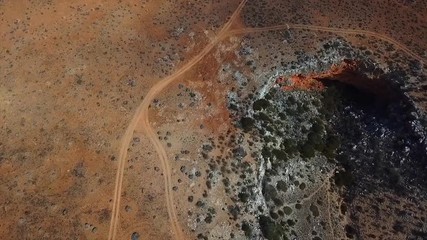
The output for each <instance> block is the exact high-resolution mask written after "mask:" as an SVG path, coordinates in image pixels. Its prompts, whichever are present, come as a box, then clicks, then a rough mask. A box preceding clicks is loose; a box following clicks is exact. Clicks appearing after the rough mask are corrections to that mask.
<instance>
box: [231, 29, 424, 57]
mask: <svg viewBox="0 0 427 240" xmlns="http://www.w3.org/2000/svg"><path fill="white" fill-rule="evenodd" d="M283 29H304V30H312V31H321V32H331V33H341V34H352V35H356V34H360V35H366V36H371V37H375V38H378V39H381V40H383V41H386V42H388V43H391V44H393V45H395V46H396V47H397V48H398V49H400V50H401V51H403V52H404V53H406V54H408V55H409V56H411V57H413V58H414V59H416V60H418V61H420V62H421V63H422V64H424V63H425V62H426V59H424V58H422V57H421V56H419V55H418V54H416V53H415V52H413V51H412V50H410V49H409V48H407V47H406V46H405V45H403V44H402V43H400V42H398V41H396V40H394V39H393V38H391V37H389V36H386V35H383V34H380V33H377V32H372V31H368V30H357V29H341V28H333V27H322V26H315V25H304V24H282V25H277V26H272V27H260V28H243V29H236V30H232V31H229V32H228V35H229V36H232V35H238V34H247V33H257V32H265V31H274V30H283Z"/></svg>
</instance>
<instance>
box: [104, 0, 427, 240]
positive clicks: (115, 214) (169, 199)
mask: <svg viewBox="0 0 427 240" xmlns="http://www.w3.org/2000/svg"><path fill="white" fill-rule="evenodd" d="M246 2H247V0H243V1H242V2H241V3H240V4H239V6H238V8H237V9H236V10H235V12H234V13H233V15H232V16H231V17H230V20H229V21H228V22H227V23H226V24H225V25H224V26H223V28H222V29H221V30H220V32H219V33H218V35H217V36H216V37H215V38H214V39H213V40H212V42H210V43H209V44H208V45H207V46H206V47H205V48H204V49H203V50H202V51H201V52H200V53H199V54H198V55H196V56H195V57H194V58H193V59H192V60H191V61H189V62H188V63H186V64H185V65H184V66H183V67H182V68H180V69H178V70H177V71H176V72H175V73H174V74H172V75H170V76H168V77H166V78H164V79H162V80H161V81H160V82H158V83H157V84H156V85H154V86H153V87H152V88H151V89H150V91H149V92H148V94H147V95H146V97H145V98H144V100H143V102H142V103H141V104H140V105H139V107H138V108H137V110H136V112H135V114H134V117H133V118H132V120H131V122H130V124H129V126H128V128H127V129H126V132H125V134H124V136H123V138H122V142H121V143H122V145H121V148H120V155H119V158H118V168H117V174H116V181H115V191H114V197H113V209H112V217H111V222H110V230H109V235H108V239H115V237H116V234H117V225H118V220H119V213H120V201H121V192H122V185H123V173H124V167H125V163H126V158H127V150H128V147H129V145H130V142H131V139H132V137H133V132H134V130H135V128H136V126H137V125H138V123H140V124H142V127H143V129H144V131H145V132H146V134H147V137H148V138H149V139H150V140H151V142H152V144H153V145H154V148H155V149H156V151H157V153H158V156H159V159H160V161H161V166H162V169H163V172H164V174H163V176H164V188H165V195H166V204H167V209H168V215H169V219H170V221H171V226H172V231H173V235H174V236H175V238H176V239H184V233H183V231H182V229H181V227H180V224H179V221H178V217H177V214H176V211H175V206H174V200H173V193H172V180H171V173H172V172H171V168H170V165H169V162H168V157H167V153H166V151H165V149H164V148H163V145H162V143H161V142H160V141H159V140H158V138H157V136H156V133H155V131H154V129H153V128H152V127H151V125H150V123H149V116H148V109H149V106H150V104H151V102H152V101H153V99H154V98H155V96H157V94H158V93H160V92H161V91H162V90H163V89H165V88H166V87H167V86H168V85H169V84H170V83H172V82H173V81H174V80H176V79H177V78H178V77H179V76H181V75H182V74H183V73H185V72H186V71H188V70H189V69H191V68H192V67H193V66H194V65H195V64H197V63H198V62H200V60H202V59H203V57H204V56H205V55H206V54H208V53H209V52H210V51H211V50H212V49H213V48H214V47H215V46H216V44H218V43H219V42H220V41H222V40H223V39H225V38H227V37H230V36H233V35H239V34H248V33H256V32H264V31H274V30H283V29H290V28H294V29H305V30H313V31H324V32H333V33H343V34H361V35H368V36H373V37H376V38H378V39H381V40H384V41H386V42H389V43H392V44H393V45H395V46H397V47H398V48H399V49H400V50H401V51H403V52H405V53H406V54H408V55H409V56H411V57H413V58H414V59H417V60H418V61H420V62H421V63H423V64H424V62H425V59H423V58H422V57H420V56H419V55H417V54H416V53H414V52H413V51H411V50H410V49H409V48H407V47H406V46H405V45H403V44H401V43H399V42H398V41H396V40H394V39H393V38H391V37H388V36H386V35H383V34H379V33H375V32H371V31H367V30H355V29H340V28H331V27H322V26H314V25H303V24H283V25H277V26H272V27H262V28H243V29H236V30H229V29H230V27H231V25H232V23H233V22H234V20H235V19H236V18H237V16H238V15H239V14H240V12H241V10H242V8H243V7H244V6H245V4H246ZM141 118H142V123H141V122H140V121H141Z"/></svg>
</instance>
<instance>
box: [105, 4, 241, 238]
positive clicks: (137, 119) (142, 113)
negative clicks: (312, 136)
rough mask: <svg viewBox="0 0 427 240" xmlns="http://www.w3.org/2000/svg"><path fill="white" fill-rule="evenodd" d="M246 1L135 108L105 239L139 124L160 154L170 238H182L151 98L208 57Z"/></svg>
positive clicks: (113, 223)
mask: <svg viewBox="0 0 427 240" xmlns="http://www.w3.org/2000/svg"><path fill="white" fill-rule="evenodd" d="M246 1H247V0H243V1H242V2H241V3H240V4H239V6H238V7H237V9H236V10H235V11H234V13H233V14H232V15H231V17H230V19H229V20H228V22H227V23H226V24H225V25H224V26H223V28H222V29H221V30H220V32H219V33H218V35H217V36H216V37H215V38H214V39H213V41H212V42H210V43H209V44H208V45H207V46H206V47H205V48H204V49H203V50H202V51H201V52H200V53H199V54H197V55H196V56H195V57H194V58H193V59H192V60H191V61H189V62H188V63H186V64H185V65H184V66H183V67H182V68H180V69H179V70H178V71H176V72H175V73H174V74H172V75H170V76H168V77H166V78H164V79H162V80H161V81H159V82H158V83H157V84H156V85H154V86H153V87H152V88H151V89H150V91H149V92H148V94H147V95H146V96H145V98H144V100H143V101H142V103H141V104H140V105H139V107H138V108H137V110H136V113H135V115H134V117H133V118H132V120H131V122H130V124H129V126H128V128H127V129H126V132H125V134H124V136H123V138H122V145H121V148H120V155H119V158H118V168H117V174H116V182H115V189H114V197H113V209H112V215H111V222H110V230H109V234H108V239H115V238H116V235H117V227H118V226H117V225H118V221H119V214H120V201H121V192H122V185H123V173H124V168H125V163H126V159H127V151H128V148H129V144H130V142H131V139H132V137H133V132H134V131H135V128H136V126H137V125H138V123H140V124H142V128H143V129H144V130H145V133H146V134H147V137H148V138H149V139H150V140H151V142H152V143H153V145H154V148H155V149H156V151H157V153H158V155H159V160H160V162H161V166H162V170H163V177H164V185H165V186H164V187H165V191H166V192H165V195H166V205H167V210H168V215H169V220H170V222H171V227H172V231H173V235H174V236H175V239H180V240H181V239H185V238H184V233H183V231H182V229H181V227H180V224H179V221H178V217H177V215H176V211H175V206H174V200H173V193H172V180H171V175H172V172H171V169H170V166H169V161H168V157H167V154H166V151H165V149H164V148H163V146H162V143H161V142H160V141H159V139H158V137H157V135H156V133H155V131H154V129H153V128H152V127H151V126H150V123H149V118H148V109H149V106H150V104H151V102H152V101H153V99H154V98H155V96H156V95H157V94H158V93H159V92H161V91H162V90H163V89H164V88H165V87H167V86H168V85H169V84H170V83H172V82H173V81H174V80H175V79H177V78H178V77H179V76H181V75H182V74H183V73H185V72H186V71H188V70H189V69H191V68H192V67H193V66H194V65H195V64H197V63H198V62H199V61H200V60H201V59H202V58H203V57H204V56H205V55H206V54H208V53H209V52H210V51H211V50H212V48H214V47H215V45H216V44H217V43H218V42H219V41H221V40H222V39H223V36H225V35H226V33H227V31H228V30H229V29H230V27H231V25H232V23H233V22H234V20H235V19H236V18H237V17H238V16H239V13H240V11H241V10H242V8H243V7H244V6H245V4H246ZM141 118H142V119H141ZM141 120H142V121H141Z"/></svg>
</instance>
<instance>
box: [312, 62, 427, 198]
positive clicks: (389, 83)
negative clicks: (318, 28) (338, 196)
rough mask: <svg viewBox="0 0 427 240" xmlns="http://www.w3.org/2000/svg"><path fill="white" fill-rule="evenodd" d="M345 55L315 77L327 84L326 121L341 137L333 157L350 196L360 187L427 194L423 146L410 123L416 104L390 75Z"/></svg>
mask: <svg viewBox="0 0 427 240" xmlns="http://www.w3.org/2000/svg"><path fill="white" fill-rule="evenodd" d="M360 65H363V64H361V63H357V62H354V61H350V60H346V61H344V63H343V64H342V65H341V66H340V68H339V70H337V69H334V70H333V71H331V74H326V75H325V74H322V76H320V77H317V78H316V77H315V79H316V80H318V81H320V82H322V84H323V85H324V86H325V91H324V92H323V94H322V95H323V100H322V101H323V106H324V108H325V109H324V110H323V111H324V112H325V114H326V116H327V120H328V122H329V123H330V125H331V126H332V128H333V129H334V131H335V132H336V133H337V135H338V136H339V138H340V142H341V144H340V147H339V148H338V149H337V153H338V154H337V156H336V160H337V162H338V164H340V165H341V166H342V167H343V168H344V169H345V172H346V173H345V174H343V173H340V175H336V176H335V181H336V183H339V184H341V185H342V184H344V185H348V189H349V191H348V196H347V197H348V200H351V199H352V198H353V197H354V196H355V195H357V194H360V193H362V192H375V191H384V190H387V191H393V192H395V193H396V194H399V195H404V196H407V197H414V196H417V195H425V193H426V190H427V150H426V142H425V138H423V134H422V133H419V132H417V131H416V129H415V127H414V125H415V123H416V122H420V121H422V119H420V117H419V115H418V114H417V111H416V108H415V106H414V103H413V102H412V101H411V99H410V98H409V97H407V95H405V93H404V91H403V90H402V88H400V86H399V83H398V82H397V81H395V79H393V78H390V76H396V75H395V74H402V72H398V73H395V74H383V73H382V74H372V72H367V71H366V69H363V68H361V67H359V66H360Z"/></svg>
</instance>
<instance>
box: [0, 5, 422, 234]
mask: <svg viewBox="0 0 427 240" xmlns="http://www.w3.org/2000/svg"><path fill="white" fill-rule="evenodd" d="M285 2H286V1H276V0H271V1H267V0H264V1H248V2H247V3H246V5H245V7H244V8H243V10H242V12H241V13H240V15H239V16H240V17H239V18H238V19H236V21H234V22H233V26H232V29H240V28H246V27H258V26H261V27H269V26H275V25H282V24H289V25H291V26H290V27H291V28H290V29H288V30H287V29H281V30H278V31H273V32H262V33H250V32H248V33H246V34H243V33H239V32H235V33H236V34H230V35H229V36H228V37H224V38H223V39H221V41H220V42H219V43H218V44H216V45H215V46H213V49H212V50H211V51H209V52H208V53H207V54H206V55H204V56H203V57H202V58H201V60H200V61H199V62H197V63H196V64H195V65H194V66H192V67H191V68H190V69H189V70H188V71H187V72H185V73H183V74H182V75H180V76H179V77H177V78H176V79H175V80H174V82H173V83H171V84H170V85H168V86H167V87H166V88H165V89H164V90H163V91H162V92H160V93H159V94H158V95H157V96H156V97H155V99H154V101H153V102H152V104H151V105H150V110H149V116H150V118H149V121H150V124H151V126H152V127H153V129H154V130H155V132H156V134H157V135H158V138H159V140H161V142H162V144H163V148H164V149H165V150H166V153H167V157H168V159H169V163H170V167H171V172H172V174H171V176H170V177H171V182H172V186H170V187H171V188H172V193H173V198H174V207H175V209H176V213H177V218H178V221H179V225H180V227H181V228H182V231H183V233H184V234H183V235H184V236H185V237H184V238H185V239H196V238H202V237H205V236H206V237H209V239H229V238H231V237H232V236H234V237H235V238H237V239H243V238H245V235H244V232H243V231H242V230H241V226H240V225H239V223H237V222H236V221H235V219H234V220H233V219H232V218H231V217H230V214H229V212H230V208H229V206H232V205H233V199H231V198H230V197H229V196H228V195H227V194H225V193H226V188H227V187H226V184H222V183H223V181H225V180H223V179H226V174H224V175H221V174H219V173H218V172H220V171H219V170H217V169H216V170H213V167H212V166H210V165H209V163H210V162H209V161H207V160H206V159H207V158H209V159H215V160H217V162H221V161H229V163H231V162H232V159H233V157H235V153H234V152H233V150H234V149H236V147H237V146H243V148H244V149H245V151H246V152H247V153H248V154H247V155H246V156H245V157H244V161H245V162H247V163H248V164H249V166H250V168H252V171H253V172H254V173H258V169H257V167H256V166H257V165H256V164H255V160H254V157H253V156H251V155H250V153H251V151H252V148H253V149H256V148H257V147H259V146H257V144H254V146H249V145H245V144H244V143H243V142H247V141H246V139H248V138H249V136H248V135H247V134H244V133H242V132H239V131H238V129H237V128H236V126H235V122H234V121H235V119H233V118H232V116H231V115H230V114H231V113H230V112H229V109H228V100H229V92H230V91H233V92H237V91H236V90H235V89H239V88H240V89H241V90H248V89H251V88H252V87H253V88H254V89H255V88H260V87H261V85H262V84H263V83H264V80H265V79H268V77H270V76H271V75H272V74H273V73H274V71H275V70H277V69H279V68H280V67H281V66H283V65H285V64H287V63H291V62H292V61H295V60H296V59H297V54H295V51H297V50H304V51H305V52H306V53H307V54H308V55H314V54H315V52H316V51H317V50H318V48H319V46H320V43H321V42H322V43H323V42H324V41H327V40H330V39H336V38H342V39H345V40H346V41H348V42H350V43H352V44H353V45H354V46H357V47H359V46H364V47H366V48H367V49H368V50H370V51H372V52H373V53H374V56H375V58H376V59H377V60H378V61H379V62H381V61H384V62H386V61H389V60H391V59H396V58H398V59H401V61H403V62H404V61H408V60H414V59H413V58H412V57H411V56H409V55H408V54H407V53H405V51H403V50H402V49H400V48H399V47H398V46H394V48H393V49H391V50H390V48H387V46H388V45H387V44H389V45H390V43H389V42H387V41H384V40H381V39H378V38H376V37H375V36H363V34H359V35H357V34H353V33H352V34H347V33H345V32H343V33H331V32H327V31H326V32H324V31H316V30H310V29H308V30H307V29H305V30H304V29H292V24H305V25H314V26H323V27H335V28H344V29H356V30H366V31H371V32H375V33H378V34H381V35H382V36H388V37H390V38H392V39H394V40H396V41H398V42H399V43H401V44H402V45H404V46H405V47H407V49H409V51H411V52H413V53H414V54H415V55H416V56H419V57H420V58H421V59H424V60H425V59H427V52H426V51H427V50H426V49H427V28H426V26H427V17H426V16H427V12H426V11H427V10H426V9H427V7H426V3H425V2H424V1H404V0H399V1H397V0H396V1H336V2H335V1H319V0H316V1H315V0H312V1H291V3H289V4H288V3H285ZM239 3H240V1H238V0H235V1H234V0H233V1H202V2H200V1H186V0H179V1H156V0H144V1H135V0H124V1H119V0H117V1H100V0H89V1H83V0H77V1H63V0H60V1H48V0H43V1H23V0H21V1H7V0H3V1H1V0H0V77H1V80H0V206H1V207H0V216H1V218H0V238H1V239H18V238H20V239H107V238H108V237H109V231H110V229H111V218H112V211H113V206H114V198H115V196H114V191H115V187H116V171H117V168H118V167H119V162H118V159H119V152H120V148H121V147H122V137H123V135H124V133H125V131H126V129H127V128H128V126H129V123H130V122H131V120H132V118H133V117H134V113H135V111H136V109H137V108H138V106H139V105H140V103H141V102H142V101H143V99H144V97H145V96H146V95H147V93H148V92H149V91H150V89H151V88H152V87H153V86H154V85H155V84H156V83H158V82H159V81H161V80H162V79H164V78H166V77H167V76H169V75H171V74H173V73H174V72H175V71H177V70H179V69H180V68H181V67H182V66H185V64H186V63H188V62H189V61H191V60H192V59H193V58H194V57H195V56H197V54H199V53H200V52H201V51H202V50H203V49H204V47H205V46H207V45H208V44H209V43H211V42H212V41H213V40H214V39H215V37H216V36H217V34H218V33H219V30H220V29H221V27H222V26H223V25H224V24H226V22H227V21H228V19H229V17H230V16H231V15H232V14H233V12H234V11H235V10H236V8H237V7H238V4H239ZM331 9H333V11H332V10H331ZM396 11H398V13H396ZM236 31H237V30H236ZM286 36H290V38H288V37H286ZM284 43H286V44H284ZM243 49H252V50H251V51H253V53H252V54H251V57H252V59H248V58H245V57H243V56H242V55H241V51H243ZM279 53H280V54H279ZM249 61H251V62H252V63H256V64H257V67H256V68H253V65H251V64H248V62H249ZM422 69H423V71H425V67H423V68H422ZM239 79H249V80H251V81H248V83H246V84H245V85H244V86H242V85H241V84H242V83H241V82H239ZM258 80H259V81H258ZM411 81H413V83H411V90H410V91H409V93H410V94H412V96H414V98H415V99H416V100H417V101H418V103H419V105H420V106H421V108H424V107H425V106H427V105H425V104H426V101H427V97H426V93H425V86H426V85H425V82H424V81H423V80H422V79H411ZM239 84H240V85H239ZM233 89H234V90H233ZM242 94H243V95H245V94H246V95H247V94H249V92H248V91H247V92H245V91H242ZM242 98H243V97H242ZM424 109H425V108H424ZM143 126H144V124H142V123H138V124H137V126H136V129H135V131H134V134H133V137H132V141H131V143H130V145H129V147H128V151H127V154H128V155H127V158H126V161H125V165H124V175H123V188H122V191H121V193H120V195H121V203H120V205H117V206H118V213H119V217H118V225H117V236H116V238H117V239H129V238H131V237H134V239H138V238H139V239H172V238H174V237H176V235H175V234H174V232H173V231H172V229H171V224H170V221H169V220H170V217H169V213H170V212H168V209H167V207H166V206H167V203H166V197H167V196H166V194H165V185H164V175H163V174H164V172H163V169H164V167H162V164H161V162H160V161H159V157H158V153H157V152H156V150H155V149H154V147H153V145H152V141H151V140H150V139H148V138H147V135H146V132H145V131H146V129H144V127H143ZM239 139H240V140H239ZM241 139H245V141H243V140H241ZM212 145H213V146H214V148H213V150H212V151H211V152H209V156H208V157H206V156H205V154H207V153H206V148H208V149H209V147H206V146H212ZM215 146H216V147H215ZM236 168H237V166H236ZM319 169H320V167H319ZM317 170H318V169H317V168H316V167H314V168H313V169H312V170H311V171H317ZM326 170H330V169H328V168H327V169H326ZM228 171H229V172H230V173H228V174H229V175H227V178H228V177H229V179H228V180H227V181H230V182H231V184H236V185H237V184H238V182H239V181H238V179H239V175H238V174H234V175H233V172H234V170H233V167H230V169H228ZM226 172H227V171H226ZM236 172H237V171H236ZM215 174H219V175H215ZM328 174H329V172H328V171H325V172H322V174H319V175H318V177H317V179H315V180H314V181H313V182H312V185H310V186H308V188H307V189H309V190H306V191H305V192H304V191H301V192H297V193H296V195H293V196H291V197H297V198H298V197H300V198H301V199H304V198H306V197H307V196H305V195H304V194H305V193H306V192H309V193H315V195H313V202H315V201H320V200H321V199H328V201H330V202H332V203H331V207H330V208H329V207H328V208H327V209H326V208H325V209H323V210H322V209H320V210H321V212H322V211H323V212H329V216H327V217H325V219H322V221H329V224H330V225H332V224H333V225H335V224H345V222H346V221H347V218H346V216H344V215H345V214H344V215H343V214H340V213H339V207H340V201H341V198H340V196H339V191H332V190H330V189H329V188H328V187H329V185H330V184H329V183H328V182H327V179H328V177H329V176H328ZM233 177H234V178H235V179H233ZM240 177H241V176H240ZM248 178H250V177H248ZM212 179H213V180H212ZM325 179H326V180H325ZM319 189H320V190H319ZM384 194H385V195H387V193H384ZM308 195H309V194H308ZM319 199H320V200H319ZM367 199H369V201H370V200H371V198H370V197H367ZM386 199H387V198H386ZM369 201H366V200H364V198H363V197H361V198H358V199H357V200H356V202H358V203H359V202H361V204H359V205H363V204H366V205H367V204H369ZM402 202H403V201H402ZM309 204H311V199H310V202H307V209H308V207H310V205H309ZM403 204H404V203H402V205H403ZM422 204H424V205H425V202H423V203H422ZM399 206H400V205H399ZM411 208H414V209H415V207H413V206H412V205H411ZM380 209H381V211H384V212H386V214H388V212H387V207H384V208H380ZM384 209H386V210H384ZM248 211H249V212H250V211H257V209H249V210H248ZM213 212H215V213H213ZM307 212H308V210H307ZM414 212H415V214H422V212H423V211H422V210H419V209H417V210H414ZM420 212H421V213H420ZM424 212H425V210H424ZM358 214H359V215H358V216H359V217H360V218H363V217H366V218H367V221H366V222H367V223H370V222H372V219H374V218H375V214H373V213H372V212H371V211H366V212H363V213H358ZM361 214H365V215H362V216H361ZM212 215H214V216H212ZM331 215H333V216H337V218H336V220H335V221H336V222H334V223H332V222H331ZM241 218H242V219H244V220H245V221H246V220H247V221H251V220H253V219H251V215H250V214H247V215H245V216H243V215H242V216H241ZM396 218H398V217H396ZM207 219H208V220H207ZM236 224H237V225H236ZM360 224H361V223H360ZM361 225H363V224H361ZM363 226H364V227H362V228H361V229H362V231H365V232H366V234H365V236H366V235H368V234H370V231H375V229H374V230H372V229H371V228H370V227H365V225H363ZM332 232H334V233H333V234H332V235H330V233H328V234H329V235H328V234H325V235H324V236H325V239H332V237H331V236H344V235H345V231H344V230H343V229H341V230H340V229H336V230H335V231H334V230H332ZM206 233H208V234H206ZM334 234H335V235H334ZM137 237H138V238H137Z"/></svg>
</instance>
